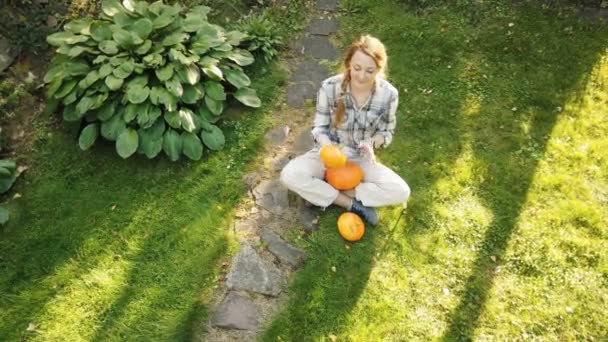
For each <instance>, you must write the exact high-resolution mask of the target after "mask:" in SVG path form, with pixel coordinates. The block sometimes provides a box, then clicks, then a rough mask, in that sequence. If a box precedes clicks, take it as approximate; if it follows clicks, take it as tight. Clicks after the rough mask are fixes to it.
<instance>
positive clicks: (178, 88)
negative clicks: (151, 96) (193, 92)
mask: <svg viewBox="0 0 608 342" xmlns="http://www.w3.org/2000/svg"><path fill="white" fill-rule="evenodd" d="M165 87H167V90H169V92H170V93H171V94H173V95H175V96H177V97H178V98H179V97H181V96H182V95H183V94H184V88H183V87H182V84H181V83H180V82H179V80H178V79H177V77H175V76H173V77H172V78H171V79H170V80H168V81H167V82H165Z"/></svg>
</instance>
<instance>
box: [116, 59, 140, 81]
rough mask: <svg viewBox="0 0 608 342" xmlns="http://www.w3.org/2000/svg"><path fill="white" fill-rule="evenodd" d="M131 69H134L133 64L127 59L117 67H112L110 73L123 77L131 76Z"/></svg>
mask: <svg viewBox="0 0 608 342" xmlns="http://www.w3.org/2000/svg"><path fill="white" fill-rule="evenodd" d="M133 70H135V64H134V63H133V62H132V61H131V60H128V61H125V62H124V63H122V64H121V65H119V66H118V68H116V69H114V71H113V72H112V74H114V76H116V77H118V78H123V79H124V78H127V77H129V76H131V74H132V73H133Z"/></svg>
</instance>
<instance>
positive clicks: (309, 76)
mask: <svg viewBox="0 0 608 342" xmlns="http://www.w3.org/2000/svg"><path fill="white" fill-rule="evenodd" d="M328 77H329V70H327V67H325V66H323V65H321V64H319V62H317V61H313V60H305V61H301V62H300V63H298V64H297V65H296V66H295V70H294V72H293V73H292V74H291V78H290V79H289V80H290V81H291V82H294V83H299V82H312V84H313V86H314V90H315V92H314V94H313V96H315V97H316V92H317V91H318V89H319V87H320V86H321V82H322V81H323V80H325V79H326V78H328Z"/></svg>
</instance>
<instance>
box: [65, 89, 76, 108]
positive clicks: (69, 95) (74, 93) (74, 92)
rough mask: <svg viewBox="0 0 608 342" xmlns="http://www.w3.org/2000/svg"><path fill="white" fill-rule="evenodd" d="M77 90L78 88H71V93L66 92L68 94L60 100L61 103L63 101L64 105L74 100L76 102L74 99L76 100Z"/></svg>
mask: <svg viewBox="0 0 608 342" xmlns="http://www.w3.org/2000/svg"><path fill="white" fill-rule="evenodd" d="M79 96H80V95H79V91H78V89H76V90H72V92H71V93H69V94H68V96H66V97H64V98H63V100H62V101H61V103H63V104H64V105H65V106H67V105H69V104H72V103H74V102H76V100H78V97H79Z"/></svg>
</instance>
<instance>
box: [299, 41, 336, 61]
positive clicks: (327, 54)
mask: <svg viewBox="0 0 608 342" xmlns="http://www.w3.org/2000/svg"><path fill="white" fill-rule="evenodd" d="M294 47H295V50H296V51H297V52H298V53H300V54H302V55H304V56H310V57H313V58H317V59H328V60H332V61H333V60H335V59H337V58H338V56H339V52H338V49H336V47H335V46H333V44H332V43H331V42H330V41H329V39H327V37H324V36H315V35H313V36H308V37H304V38H302V39H299V40H297V41H296V42H295V44H294Z"/></svg>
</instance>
